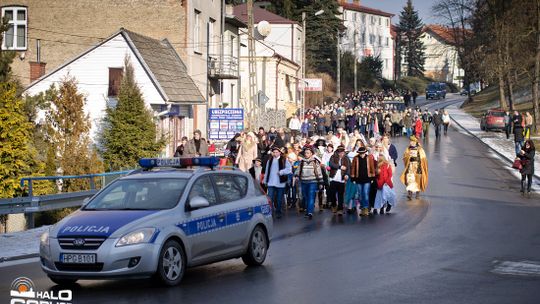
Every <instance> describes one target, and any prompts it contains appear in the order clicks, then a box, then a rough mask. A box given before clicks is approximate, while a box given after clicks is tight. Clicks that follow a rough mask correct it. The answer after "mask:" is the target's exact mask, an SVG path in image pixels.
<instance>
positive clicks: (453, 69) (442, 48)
mask: <svg viewBox="0 0 540 304" xmlns="http://www.w3.org/2000/svg"><path fill="white" fill-rule="evenodd" d="M423 32H424V34H423V35H422V36H421V41H422V42H423V43H424V46H425V48H426V50H425V55H426V61H425V63H424V69H425V72H424V75H425V76H427V77H430V78H433V79H434V80H437V81H445V82H452V83H454V84H456V85H457V86H459V87H461V86H462V84H463V79H462V78H463V75H464V71H463V69H461V68H460V66H459V60H458V53H457V50H456V47H455V40H454V35H453V33H452V29H450V28H447V27H444V26H440V25H434V24H431V25H426V26H425V27H424V30H423Z"/></svg>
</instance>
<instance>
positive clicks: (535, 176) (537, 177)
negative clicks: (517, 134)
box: [450, 108, 540, 180]
mask: <svg viewBox="0 0 540 304" xmlns="http://www.w3.org/2000/svg"><path fill="white" fill-rule="evenodd" d="M458 110H459V108H458ZM460 111H463V110H460ZM450 119H452V121H453V122H455V123H456V125H458V126H459V127H460V128H461V129H462V130H464V131H465V132H467V134H469V135H470V136H472V137H474V138H475V139H476V140H478V141H480V142H481V143H482V144H484V145H485V146H487V147H488V148H489V149H490V150H491V151H493V152H495V154H497V155H498V156H499V157H501V158H502V159H506V160H507V161H508V162H509V163H510V164H512V163H513V162H514V160H513V159H510V158H508V156H506V155H504V154H502V153H501V152H499V151H497V150H495V149H494V148H493V147H491V146H490V145H488V144H487V143H485V142H484V141H483V140H482V139H480V138H478V136H476V135H474V134H473V133H472V132H471V131H469V130H468V129H466V128H465V127H463V126H462V125H461V124H460V123H459V122H457V120H455V119H454V118H453V117H452V115H450ZM535 172H536V170H535ZM533 176H534V178H536V179H537V180H540V175H538V174H536V173H535V174H533Z"/></svg>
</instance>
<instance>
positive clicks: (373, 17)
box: [371, 16, 375, 24]
mask: <svg viewBox="0 0 540 304" xmlns="http://www.w3.org/2000/svg"><path fill="white" fill-rule="evenodd" d="M371 24H375V16H371Z"/></svg>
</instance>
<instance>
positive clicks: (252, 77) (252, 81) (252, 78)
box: [247, 0, 260, 130]
mask: <svg viewBox="0 0 540 304" xmlns="http://www.w3.org/2000/svg"><path fill="white" fill-rule="evenodd" d="M247 13H248V52H249V54H248V61H249V69H248V72H249V99H248V100H250V101H251V102H248V104H249V110H248V111H249V112H248V113H249V128H252V129H253V130H255V129H256V128H257V127H259V126H255V123H257V124H259V116H260V115H258V113H257V109H258V107H259V104H258V96H259V94H258V93H257V70H256V65H257V62H256V60H257V59H256V58H255V38H254V37H253V34H254V32H253V28H254V21H253V0H248V2H247Z"/></svg>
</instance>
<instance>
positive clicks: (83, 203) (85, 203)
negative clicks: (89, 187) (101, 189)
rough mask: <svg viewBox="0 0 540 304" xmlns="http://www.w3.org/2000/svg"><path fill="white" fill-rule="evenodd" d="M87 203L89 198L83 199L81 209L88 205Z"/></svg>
mask: <svg viewBox="0 0 540 304" xmlns="http://www.w3.org/2000/svg"><path fill="white" fill-rule="evenodd" d="M89 201H90V198H89V197H87V198H85V199H84V200H83V202H82V207H85V206H86V205H88V202H89Z"/></svg>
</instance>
